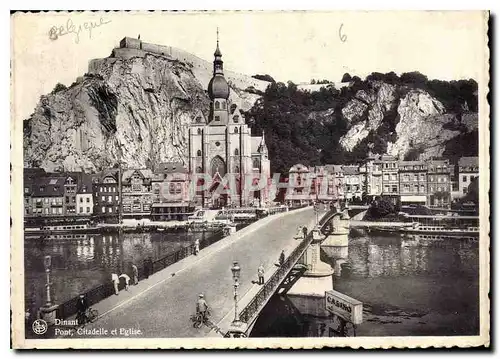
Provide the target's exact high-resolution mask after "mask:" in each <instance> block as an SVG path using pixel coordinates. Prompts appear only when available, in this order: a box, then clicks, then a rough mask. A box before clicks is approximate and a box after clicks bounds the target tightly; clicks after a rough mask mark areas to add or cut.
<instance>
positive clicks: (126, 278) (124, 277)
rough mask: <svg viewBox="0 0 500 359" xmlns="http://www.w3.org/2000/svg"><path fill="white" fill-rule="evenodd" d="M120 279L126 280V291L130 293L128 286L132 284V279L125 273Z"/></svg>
mask: <svg viewBox="0 0 500 359" xmlns="http://www.w3.org/2000/svg"><path fill="white" fill-rule="evenodd" d="M118 278H123V279H124V280H125V290H126V291H128V286H129V283H130V277H129V276H128V275H126V274H125V273H122V274H120V276H119V277H118Z"/></svg>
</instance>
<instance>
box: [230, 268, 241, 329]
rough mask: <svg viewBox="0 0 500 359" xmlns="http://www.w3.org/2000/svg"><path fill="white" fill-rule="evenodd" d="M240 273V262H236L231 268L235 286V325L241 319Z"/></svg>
mask: <svg viewBox="0 0 500 359" xmlns="http://www.w3.org/2000/svg"><path fill="white" fill-rule="evenodd" d="M240 271H241V267H240V265H239V264H238V262H236V261H234V262H233V266H232V267H231V272H232V273H233V286H234V320H233V323H236V322H239V321H240V318H239V316H238V287H239V285H240V283H239V282H240Z"/></svg>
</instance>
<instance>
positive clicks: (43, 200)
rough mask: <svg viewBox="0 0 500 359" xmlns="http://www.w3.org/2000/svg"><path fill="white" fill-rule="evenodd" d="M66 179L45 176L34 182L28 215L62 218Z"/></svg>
mask: <svg viewBox="0 0 500 359" xmlns="http://www.w3.org/2000/svg"><path fill="white" fill-rule="evenodd" d="M65 183H66V177H64V176H57V175H47V176H46V177H40V178H37V179H35V180H34V183H33V185H32V195H31V209H30V210H28V212H29V213H28V215H31V216H34V217H62V216H64V215H65V213H64V205H63V203H64V199H65V191H64V185H65Z"/></svg>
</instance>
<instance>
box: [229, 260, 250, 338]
mask: <svg viewBox="0 0 500 359" xmlns="http://www.w3.org/2000/svg"><path fill="white" fill-rule="evenodd" d="M240 272H241V267H240V265H239V264H238V262H237V261H234V262H233V266H232V267H231V273H232V274H233V287H234V320H233V322H232V323H231V326H230V328H229V330H228V332H227V334H226V337H233V338H243V337H246V334H245V333H246V329H247V324H246V323H244V322H242V321H240V316H239V313H238V287H239V286H240Z"/></svg>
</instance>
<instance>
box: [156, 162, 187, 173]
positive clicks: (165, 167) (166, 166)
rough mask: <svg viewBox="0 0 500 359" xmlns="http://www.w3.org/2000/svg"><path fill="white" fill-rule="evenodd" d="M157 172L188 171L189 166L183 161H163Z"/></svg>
mask: <svg viewBox="0 0 500 359" xmlns="http://www.w3.org/2000/svg"><path fill="white" fill-rule="evenodd" d="M156 172H160V173H186V172H187V168H186V166H184V164H183V163H182V162H163V163H160V164H159V165H158V169H157V171H156Z"/></svg>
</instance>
